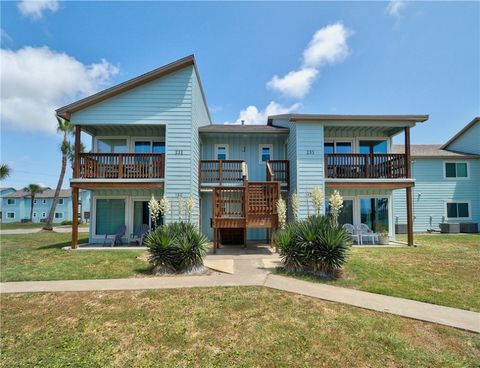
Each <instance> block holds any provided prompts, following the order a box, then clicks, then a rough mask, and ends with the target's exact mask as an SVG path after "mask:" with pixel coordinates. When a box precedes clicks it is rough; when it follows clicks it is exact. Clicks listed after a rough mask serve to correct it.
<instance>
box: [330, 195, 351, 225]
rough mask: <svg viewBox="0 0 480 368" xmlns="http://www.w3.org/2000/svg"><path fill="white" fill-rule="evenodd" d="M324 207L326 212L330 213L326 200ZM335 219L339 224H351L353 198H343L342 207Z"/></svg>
mask: <svg viewBox="0 0 480 368" xmlns="http://www.w3.org/2000/svg"><path fill="white" fill-rule="evenodd" d="M325 209H326V214H327V215H330V213H331V212H330V203H329V202H328V201H325ZM337 220H338V223H339V224H340V225H344V224H352V225H353V199H345V198H344V199H343V208H342V209H341V211H340V214H339V215H338V219H337Z"/></svg>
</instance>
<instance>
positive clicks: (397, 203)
mask: <svg viewBox="0 0 480 368" xmlns="http://www.w3.org/2000/svg"><path fill="white" fill-rule="evenodd" d="M403 149H404V148H403V147H402V146H396V147H394V150H398V151H402V150H403ZM411 152H412V174H413V177H414V178H415V188H414V190H413V209H414V221H413V226H414V231H417V232H425V231H427V230H439V227H440V224H459V223H475V224H479V223H480V118H479V117H476V118H475V119H473V120H472V121H471V122H470V123H469V124H467V125H466V126H465V127H464V128H463V129H462V130H460V131H459V132H458V133H457V134H456V135H455V136H454V137H452V138H451V139H450V140H449V141H448V142H447V143H445V144H443V145H412V147H411ZM394 215H395V223H398V224H405V223H406V208H405V195H404V193H401V192H400V191H395V193H394Z"/></svg>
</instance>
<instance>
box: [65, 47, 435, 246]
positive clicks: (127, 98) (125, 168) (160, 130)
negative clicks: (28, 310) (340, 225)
mask: <svg viewBox="0 0 480 368" xmlns="http://www.w3.org/2000/svg"><path fill="white" fill-rule="evenodd" d="M56 113H57V115H58V116H60V117H62V118H64V119H68V120H70V122H71V123H72V124H73V125H75V127H76V139H75V141H76V147H77V151H76V155H75V164H74V174H73V178H72V180H71V183H70V184H71V187H72V189H73V198H74V201H75V200H76V197H77V194H76V193H78V190H79V189H85V190H90V191H91V193H92V207H91V210H92V221H91V224H92V225H91V226H90V242H92V243H99V242H100V243H101V242H103V240H104V237H105V234H113V233H114V232H115V231H116V229H117V228H118V227H119V226H121V225H125V226H126V228H127V230H126V232H125V237H124V239H123V241H124V242H128V235H129V234H131V233H133V232H134V231H135V229H137V228H138V227H139V226H140V225H141V224H150V222H151V221H150V218H149V212H148V201H149V199H150V198H151V197H152V196H154V197H155V198H157V199H159V198H160V197H162V196H165V197H166V198H168V199H169V201H170V202H171V204H172V210H171V213H170V214H169V215H168V216H166V218H164V219H163V221H164V222H170V221H172V219H178V218H180V217H182V218H185V213H184V212H182V213H181V214H180V213H179V203H183V204H185V202H186V200H187V199H190V201H192V203H193V208H192V214H191V219H190V220H191V221H192V222H193V223H195V224H198V225H199V226H200V228H201V229H202V231H203V232H204V233H205V234H207V235H208V236H209V237H210V238H214V239H216V242H218V240H220V241H221V242H229V241H231V242H238V241H239V240H242V241H245V240H246V239H247V238H248V239H251V240H255V239H265V237H266V236H267V235H268V233H271V231H270V232H267V231H268V230H272V229H275V228H276V227H277V226H278V216H277V213H276V206H275V202H276V201H277V199H278V198H279V197H280V196H283V197H284V198H285V199H286V200H287V201H288V200H289V198H290V195H291V194H292V193H293V192H296V193H297V194H298V196H299V200H300V213H299V216H300V218H306V217H307V216H308V215H309V214H313V206H312V201H311V193H312V191H313V190H314V188H316V187H318V188H320V190H321V191H322V193H323V194H324V196H325V198H328V196H329V195H330V193H332V192H333V191H334V190H339V191H340V192H341V193H342V194H343V195H344V198H345V207H344V210H343V214H342V218H341V221H342V222H348V223H352V224H354V225H358V224H360V223H365V224H367V225H368V226H369V227H370V228H372V229H373V230H380V229H382V230H383V229H386V231H388V233H389V235H390V237H391V238H394V215H393V191H394V190H396V189H402V190H404V191H407V192H411V190H412V187H413V186H414V185H415V180H414V179H413V178H412V177H411V172H410V152H409V145H410V129H411V128H413V127H414V126H415V125H416V124H417V123H421V122H425V121H426V120H427V119H428V116H427V115H320V114H314V115H306V114H289V115H278V116H270V117H269V118H268V121H266V122H265V125H257V126H251V125H228V126H224V125H214V124H212V121H211V119H210V114H209V112H208V106H207V102H206V99H205V94H204V91H203V89H202V84H201V82H200V77H199V73H198V70H197V66H196V62H195V58H194V57H193V56H188V57H186V58H183V59H180V60H178V61H175V62H173V63H171V64H168V65H166V66H164V67H161V68H158V69H155V70H153V71H151V72H148V73H146V74H143V75H141V76H139V77H136V78H134V79H131V80H129V81H126V82H124V83H121V84H119V85H116V86H113V87H111V88H109V89H107V90H105V91H102V92H99V93H97V94H95V95H92V96H90V97H87V98H85V99H82V100H80V101H77V102H74V103H72V104H70V105H67V106H64V107H62V108H60V109H58V110H57V111H56ZM401 133H404V134H405V142H406V149H405V151H403V152H401V153H394V152H393V150H392V138H393V137H394V136H395V135H397V134H401ZM82 134H88V135H90V136H91V139H92V152H88V153H80V151H79V149H78V148H79V146H80V141H81V135H82ZM411 198H412V197H411V196H407V198H406V199H405V201H406V202H409V199H410V202H409V203H408V204H406V207H407V208H410V209H411V207H412V206H411ZM325 211H326V208H325V207H324V208H322V213H325ZM410 218H411V216H410ZM409 224H410V228H411V225H412V221H409ZM265 229H267V230H265ZM409 240H410V243H411V242H412V241H413V238H409ZM72 244H73V245H74V246H75V245H76V237H75V232H74V233H73V239H72Z"/></svg>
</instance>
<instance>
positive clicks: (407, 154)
mask: <svg viewBox="0 0 480 368" xmlns="http://www.w3.org/2000/svg"><path fill="white" fill-rule="evenodd" d="M405 165H406V172H405V173H406V175H405V176H406V177H407V178H411V175H412V174H411V158H410V127H406V128H405ZM405 191H406V200H407V242H408V245H409V246H412V245H414V244H413V198H412V187H407V188H406V189H405Z"/></svg>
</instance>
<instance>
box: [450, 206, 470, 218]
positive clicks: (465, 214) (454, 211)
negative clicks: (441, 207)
mask: <svg viewBox="0 0 480 368" xmlns="http://www.w3.org/2000/svg"><path fill="white" fill-rule="evenodd" d="M447 218H449V219H468V218H470V203H468V202H450V203H447Z"/></svg>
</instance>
